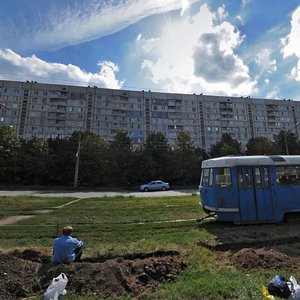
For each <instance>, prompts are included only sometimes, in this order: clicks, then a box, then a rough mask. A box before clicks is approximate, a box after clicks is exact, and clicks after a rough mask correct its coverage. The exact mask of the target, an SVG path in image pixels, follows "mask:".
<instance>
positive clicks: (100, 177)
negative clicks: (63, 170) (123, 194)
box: [74, 133, 113, 186]
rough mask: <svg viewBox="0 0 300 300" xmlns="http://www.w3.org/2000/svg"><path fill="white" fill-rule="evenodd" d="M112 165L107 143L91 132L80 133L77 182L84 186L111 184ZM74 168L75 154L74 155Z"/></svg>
mask: <svg viewBox="0 0 300 300" xmlns="http://www.w3.org/2000/svg"><path fill="white" fill-rule="evenodd" d="M112 168H113V167H112V165H111V159H110V153H109V146H108V143H107V142H105V141H104V140H103V139H102V138H101V137H99V136H98V135H96V134H93V133H83V134H81V150H80V163H79V176H78V178H79V183H80V185H86V186H108V185H110V184H111V181H112V180H111V178H112ZM74 170H75V155H74Z"/></svg>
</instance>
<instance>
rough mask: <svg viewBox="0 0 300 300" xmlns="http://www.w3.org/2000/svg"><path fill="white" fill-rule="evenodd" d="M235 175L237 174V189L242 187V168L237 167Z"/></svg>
mask: <svg viewBox="0 0 300 300" xmlns="http://www.w3.org/2000/svg"><path fill="white" fill-rule="evenodd" d="M237 176H238V184H239V189H242V188H243V174H242V168H237Z"/></svg>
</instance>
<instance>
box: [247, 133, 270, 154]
mask: <svg viewBox="0 0 300 300" xmlns="http://www.w3.org/2000/svg"><path fill="white" fill-rule="evenodd" d="M246 148H247V150H246V154H247V155H272V154H274V153H275V145H274V143H272V142H271V141H270V140H269V139H267V138H266V137H263V136H260V137H257V138H251V139H250V140H249V141H248V143H247V146H246Z"/></svg>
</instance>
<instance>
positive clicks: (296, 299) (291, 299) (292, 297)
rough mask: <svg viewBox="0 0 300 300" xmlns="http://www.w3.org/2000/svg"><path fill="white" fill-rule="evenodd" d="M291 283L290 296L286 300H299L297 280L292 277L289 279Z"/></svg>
mask: <svg viewBox="0 0 300 300" xmlns="http://www.w3.org/2000/svg"><path fill="white" fill-rule="evenodd" d="M290 282H291V287H290V290H291V292H292V293H291V295H290V296H289V298H288V300H300V285H299V284H298V283H297V280H296V278H295V277H294V276H291V277H290Z"/></svg>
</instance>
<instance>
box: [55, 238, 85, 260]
mask: <svg viewBox="0 0 300 300" xmlns="http://www.w3.org/2000/svg"><path fill="white" fill-rule="evenodd" d="M82 245H83V242H82V241H79V240H77V239H76V238H73V237H72V236H70V235H63V236H61V237H59V238H56V239H55V240H54V249H53V256H52V258H51V261H52V262H54V263H64V262H72V261H74V259H75V253H74V249H75V248H78V247H81V246H82Z"/></svg>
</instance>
